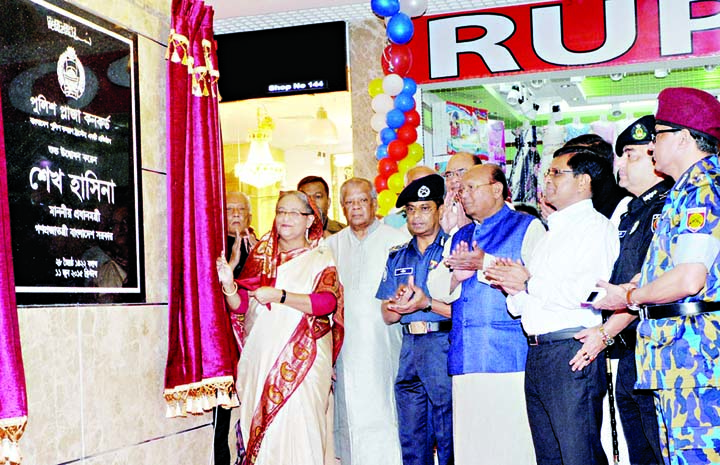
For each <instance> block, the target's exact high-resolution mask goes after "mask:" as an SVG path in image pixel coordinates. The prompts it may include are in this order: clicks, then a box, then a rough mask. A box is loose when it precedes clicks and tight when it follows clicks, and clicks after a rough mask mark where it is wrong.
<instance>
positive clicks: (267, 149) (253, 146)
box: [220, 92, 353, 232]
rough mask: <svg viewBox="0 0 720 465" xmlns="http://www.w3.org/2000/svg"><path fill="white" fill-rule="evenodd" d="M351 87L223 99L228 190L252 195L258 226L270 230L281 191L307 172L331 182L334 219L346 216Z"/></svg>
mask: <svg viewBox="0 0 720 465" xmlns="http://www.w3.org/2000/svg"><path fill="white" fill-rule="evenodd" d="M350 110H351V106H350V92H329V93H321V94H305V95H294V96H284V97H268V98H260V99H250V100H240V101H234V102H227V103H220V126H221V130H222V135H223V146H224V157H225V183H226V186H227V189H228V190H239V191H241V192H245V193H246V194H248V195H249V197H250V201H251V205H252V210H253V218H252V226H253V228H254V229H255V230H256V231H260V232H264V231H267V230H268V229H269V228H270V226H271V225H272V221H273V217H274V208H275V202H276V201H277V195H278V192H279V191H281V190H293V189H295V187H296V186H297V183H298V181H300V180H301V179H302V178H304V177H305V176H310V175H314V176H321V177H322V178H323V179H325V180H326V181H327V182H328V184H329V185H330V186H331V189H332V190H333V192H331V193H330V197H331V199H332V201H331V205H330V211H329V212H328V215H329V216H330V218H332V219H334V220H337V221H344V218H343V215H342V210H341V209H340V206H339V202H338V201H337V199H338V198H339V192H338V188H339V186H340V185H341V184H342V182H343V181H344V180H345V179H348V178H351V177H352V163H353V156H352V121H351V120H352V115H351V111H350Z"/></svg>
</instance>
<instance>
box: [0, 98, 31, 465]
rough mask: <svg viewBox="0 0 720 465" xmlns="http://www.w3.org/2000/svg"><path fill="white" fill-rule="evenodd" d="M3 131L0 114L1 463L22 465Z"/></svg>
mask: <svg viewBox="0 0 720 465" xmlns="http://www.w3.org/2000/svg"><path fill="white" fill-rule="evenodd" d="M0 109H2V101H0ZM3 127H4V126H3V118H2V111H0V462H2V463H11V464H17V463H20V462H21V459H20V451H19V449H18V441H19V440H20V436H22V434H23V432H24V431H25V424H26V423H27V393H26V391H25V370H24V369H23V361H22V351H21V348H20V329H19V328H18V314H17V305H16V304H15V274H14V272H13V259H12V246H11V242H10V207H9V205H8V185H7V165H6V164H5V135H4V131H3Z"/></svg>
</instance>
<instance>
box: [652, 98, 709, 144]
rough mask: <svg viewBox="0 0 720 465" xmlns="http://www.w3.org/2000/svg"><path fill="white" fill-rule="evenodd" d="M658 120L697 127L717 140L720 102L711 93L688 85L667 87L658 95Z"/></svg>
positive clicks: (659, 122)
mask: <svg viewBox="0 0 720 465" xmlns="http://www.w3.org/2000/svg"><path fill="white" fill-rule="evenodd" d="M655 119H656V120H657V123H658V124H666V125H669V126H677V127H681V128H686V129H692V130H694V131H698V132H700V133H702V134H704V135H706V136H710V137H711V138H713V139H715V140H720V102H718V100H717V99H716V98H715V96H714V95H712V94H708V93H707V92H705V91H702V90H700V89H693V88H690V87H669V88H667V89H664V90H663V91H662V92H660V95H658V109H657V113H655Z"/></svg>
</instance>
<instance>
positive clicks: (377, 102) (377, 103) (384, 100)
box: [371, 94, 394, 114]
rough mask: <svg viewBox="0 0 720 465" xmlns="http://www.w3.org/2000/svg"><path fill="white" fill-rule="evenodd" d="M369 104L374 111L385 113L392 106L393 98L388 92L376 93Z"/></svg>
mask: <svg viewBox="0 0 720 465" xmlns="http://www.w3.org/2000/svg"><path fill="white" fill-rule="evenodd" d="M371 106H372V109H373V110H374V111H375V112H376V113H383V114H384V113H387V112H388V111H390V110H392V109H393V108H394V103H393V98H392V97H390V96H389V95H388V94H378V95H376V96H375V98H373V99H372V103H371Z"/></svg>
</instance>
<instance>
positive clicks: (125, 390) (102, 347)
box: [77, 305, 212, 463]
mask: <svg viewBox="0 0 720 465" xmlns="http://www.w3.org/2000/svg"><path fill="white" fill-rule="evenodd" d="M77 311H78V312H79V315H80V326H81V328H80V337H81V347H82V359H83V373H82V378H81V382H82V385H83V386H84V389H83V390H84V396H83V412H84V419H83V420H84V421H83V423H84V433H85V436H84V442H85V451H86V455H90V456H92V455H96V454H99V453H102V452H104V451H108V450H114V449H118V448H122V447H126V446H128V445H131V444H137V443H140V442H142V441H143V440H145V439H147V438H155V437H160V436H166V435H169V434H172V433H176V432H178V431H182V430H185V429H188V428H192V427H194V426H200V425H204V424H207V423H210V422H211V421H212V418H211V416H210V414H206V415H201V416H189V417H188V418H184V419H167V418H165V401H164V399H163V396H162V393H163V387H164V386H163V382H164V372H165V360H166V356H167V307H166V306H164V305H157V306H132V307H122V306H104V307H95V308H93V307H83V308H81V309H78V310H77ZM145 463H150V462H145Z"/></svg>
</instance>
